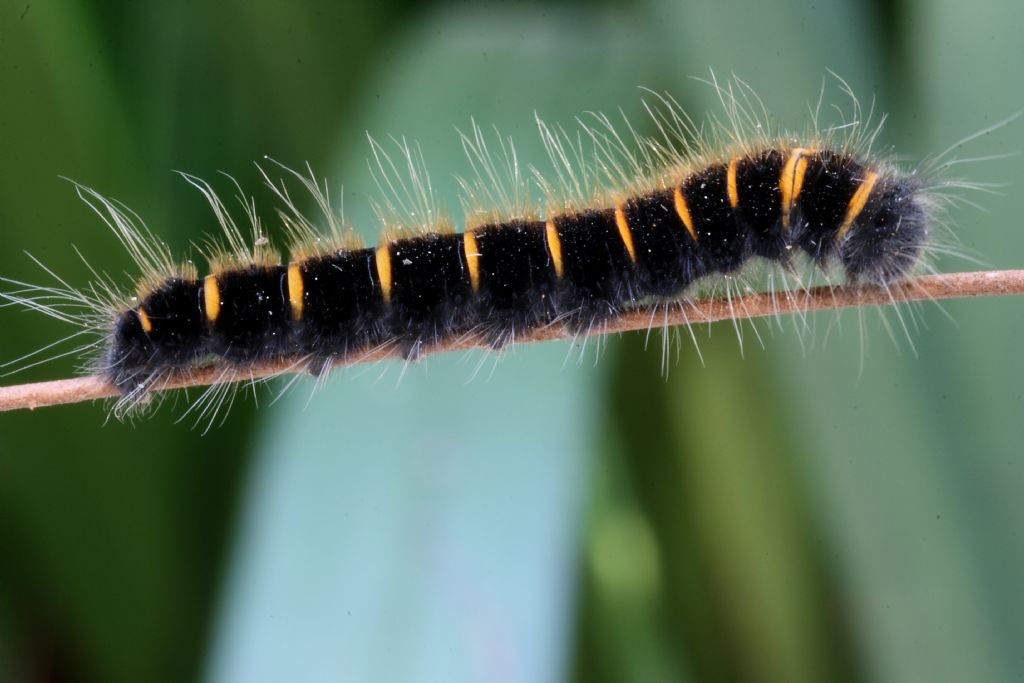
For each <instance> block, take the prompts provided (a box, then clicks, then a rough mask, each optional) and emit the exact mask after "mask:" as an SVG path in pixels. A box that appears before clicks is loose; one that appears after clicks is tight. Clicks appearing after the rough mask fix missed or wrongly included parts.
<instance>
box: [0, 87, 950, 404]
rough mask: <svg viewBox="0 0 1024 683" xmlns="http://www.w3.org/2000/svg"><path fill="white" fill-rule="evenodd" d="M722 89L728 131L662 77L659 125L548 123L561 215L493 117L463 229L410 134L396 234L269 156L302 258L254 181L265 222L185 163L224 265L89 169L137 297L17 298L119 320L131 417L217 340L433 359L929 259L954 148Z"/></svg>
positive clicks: (470, 185) (230, 363)
mask: <svg viewBox="0 0 1024 683" xmlns="http://www.w3.org/2000/svg"><path fill="white" fill-rule="evenodd" d="M716 87H718V86H716ZM718 92H719V94H720V96H721V100H722V103H723V105H724V107H725V110H726V115H727V122H726V123H724V124H722V123H716V124H714V125H713V126H712V127H711V128H710V130H709V131H708V132H705V131H704V130H703V129H698V128H697V126H695V125H694V124H693V123H692V121H691V120H690V119H689V118H688V117H686V115H685V114H684V113H683V112H682V110H681V109H680V108H679V107H678V105H676V104H675V102H674V101H672V100H671V99H669V98H667V97H661V96H658V102H657V104H656V105H655V106H652V107H648V108H647V109H648V112H649V113H650V116H651V120H652V122H653V124H654V127H655V128H656V129H657V132H658V133H657V135H655V136H653V137H649V136H645V135H642V134H640V133H637V132H635V131H634V130H633V128H632V127H631V126H630V127H629V130H630V135H631V137H632V139H631V140H630V141H629V142H626V141H624V140H623V138H622V136H621V135H620V133H619V132H618V131H617V130H616V128H615V126H613V125H612V123H611V122H610V121H609V120H608V119H607V118H606V117H604V116H600V115H594V117H593V119H592V120H591V121H588V122H581V131H582V134H581V135H580V136H579V137H578V138H577V139H575V140H574V139H573V138H572V136H570V135H569V134H567V133H565V132H564V131H562V130H561V129H552V128H550V127H548V126H547V125H545V124H544V123H542V122H539V127H540V131H541V135H542V138H543V140H544V143H545V145H546V147H547V149H548V151H549V154H550V156H551V159H552V161H553V165H554V175H553V178H554V181H551V180H549V179H548V178H546V177H545V176H544V175H542V174H540V173H537V172H536V171H535V172H534V177H535V180H536V184H537V186H538V187H540V188H541V189H542V190H543V192H544V193H545V195H546V197H547V201H548V206H549V210H548V211H547V212H545V213H544V214H543V215H542V214H540V213H538V212H536V211H533V210H531V209H530V208H529V207H528V204H527V202H526V200H525V199H524V197H525V196H527V195H528V194H529V192H528V190H527V188H526V181H525V180H524V179H523V178H522V176H521V173H520V167H519V164H518V161H517V159H516V157H515V152H514V149H512V147H511V145H509V144H506V143H505V142H504V141H501V143H502V145H501V153H500V154H497V155H495V154H491V152H490V151H489V150H488V147H487V141H486V139H485V136H484V135H483V134H482V132H481V131H480V129H479V128H478V127H476V126H475V125H474V126H473V128H472V132H471V134H469V135H463V145H464V147H465V149H466V151H467V154H468V156H469V159H470V162H471V164H472V166H473V168H474V171H475V173H476V179H475V180H474V181H470V182H464V183H463V187H464V188H465V190H466V196H467V206H468V207H469V210H468V217H467V225H466V226H465V230H464V231H463V232H456V231H454V230H453V229H452V228H451V227H450V222H449V221H447V220H446V219H443V218H439V217H438V215H439V214H438V212H437V210H436V208H435V206H434V202H433V199H432V196H431V189H430V183H429V180H427V177H426V174H425V172H424V170H423V163H422V159H420V158H419V156H418V155H417V154H416V152H415V151H414V149H413V148H411V147H410V146H409V145H408V144H406V143H404V142H402V143H400V144H399V149H400V151H401V153H402V156H403V159H404V162H405V163H404V166H405V168H404V170H403V171H402V172H400V171H399V169H398V166H396V164H395V163H394V162H393V161H392V159H391V157H390V156H389V155H388V154H387V153H386V152H385V151H384V150H383V148H381V147H380V146H379V145H378V144H377V143H374V142H372V141H371V144H372V145H373V151H374V157H375V159H376V166H377V170H378V176H379V185H381V187H382V188H383V189H384V190H385V194H386V195H390V197H391V198H390V199H386V200H385V202H384V204H383V205H382V206H381V207H378V208H379V212H378V213H379V214H380V215H381V218H382V221H383V222H384V225H385V237H384V238H383V239H382V241H381V242H380V243H379V244H378V245H376V246H364V245H362V244H361V243H359V242H358V241H357V240H356V239H355V238H354V237H353V235H352V232H351V230H350V229H349V228H347V227H346V226H345V225H344V222H343V220H342V219H341V218H340V217H339V216H337V215H336V214H335V212H334V210H333V207H332V205H331V201H330V195H329V193H328V192H327V191H326V189H323V188H321V187H320V186H319V185H318V183H317V181H316V179H315V178H314V176H313V175H312V173H310V174H309V175H308V176H306V175H300V174H297V173H295V174H294V175H295V176H296V177H298V178H299V179H300V181H301V182H302V184H303V185H304V186H305V187H306V189H308V190H309V191H310V193H311V194H312V196H313V198H314V199H315V201H316V203H317V204H318V205H319V208H320V209H321V211H322V213H323V216H324V219H325V221H326V222H327V230H326V232H325V233H321V232H319V231H318V230H317V229H316V228H315V227H314V225H313V222H312V221H311V220H309V219H308V218H307V217H306V216H305V215H304V214H303V213H302V212H300V211H299V210H298V208H297V207H296V205H295V203H294V202H293V200H292V198H291V196H290V195H289V192H288V190H287V188H286V186H285V185H284V184H283V183H276V182H274V181H272V180H271V179H270V177H269V176H268V175H266V174H265V173H264V178H265V180H266V182H267V184H268V186H269V187H270V188H271V189H272V190H273V191H274V192H275V194H276V195H277V196H278V198H279V199H280V200H281V201H282V203H283V205H284V206H283V209H282V210H281V211H280V214H279V215H280V216H281V219H282V222H283V223H284V226H285V228H286V230H287V231H288V233H289V234H290V236H291V237H292V241H293V245H292V247H291V249H290V260H288V261H287V262H284V261H282V259H281V258H280V256H279V255H278V254H277V253H276V252H274V251H273V250H272V249H270V248H269V246H268V240H267V239H266V237H264V234H263V229H262V223H261V220H260V218H259V216H258V214H257V211H256V208H255V206H254V204H253V203H252V202H251V201H247V200H246V201H244V204H245V208H246V214H247V218H248V220H249V223H250V224H251V229H252V234H253V238H252V240H248V241H247V240H246V239H245V238H243V237H242V233H241V230H240V229H239V228H238V226H237V225H236V223H235V222H234V219H233V218H232V217H231V215H230V213H229V212H228V210H227V209H226V208H225V206H224V204H223V202H222V201H221V200H220V198H219V197H218V196H217V195H216V194H215V193H214V191H213V190H212V188H211V187H210V186H209V185H208V184H206V183H205V182H203V181H200V180H198V179H196V178H194V177H191V176H186V178H187V179H188V180H189V181H190V182H192V183H193V184H194V185H195V186H196V187H198V188H199V189H200V190H201V191H202V192H203V193H204V194H205V196H206V198H207V200H208V201H209V203H210V205H211V207H212V208H213V211H214V213H215V215H216V217H217V219H218V221H219V223H220V225H221V227H222V229H223V232H224V234H225V235H226V240H227V248H226V249H222V248H216V247H214V248H208V249H207V250H206V252H207V254H208V261H209V263H210V271H209V273H208V274H206V275H204V276H203V277H200V276H199V274H198V273H197V271H196V269H195V268H194V267H193V266H191V264H187V265H181V264H178V263H176V262H175V261H174V259H173V258H172V256H171V254H170V253H169V251H168V249H167V247H166V246H165V245H163V244H162V243H160V242H159V241H158V240H157V239H155V238H154V237H153V235H151V234H150V232H149V231H148V229H147V228H146V227H145V226H144V225H143V224H142V222H141V220H140V219H138V217H137V216H135V215H134V214H133V213H132V212H130V211H129V210H127V209H126V208H125V207H123V206H121V205H120V204H118V203H116V202H114V201H111V200H108V199H106V198H104V197H102V196H101V195H99V194H98V193H96V192H94V191H93V190H90V189H88V188H86V187H83V186H78V192H79V194H80V196H81V197H82V198H83V199H84V200H85V201H86V202H87V203H89V205H90V206H91V207H92V208H93V209H94V210H95V211H96V212H97V213H98V214H99V215H100V216H101V217H102V218H103V219H104V220H105V222H106V223H107V224H108V226H110V227H111V228H112V230H113V231H114V233H115V234H116V235H117V237H118V238H119V239H120V241H121V242H122V244H123V245H124V246H125V248H126V249H127V250H128V251H129V252H130V253H131V255H132V256H133V258H134V260H135V261H136V262H137V263H138V264H139V266H140V267H141V268H142V270H143V272H144V277H143V279H142V280H141V282H140V284H139V286H138V293H137V296H136V297H126V296H124V295H123V294H121V293H120V292H119V291H118V289H117V287H116V285H115V284H114V283H112V282H111V281H110V280H109V279H108V278H106V277H105V276H100V275H98V274H97V275H96V282H94V283H93V285H92V286H91V287H90V288H88V289H86V290H79V289H75V288H73V287H70V286H68V285H66V284H65V283H64V282H63V281H60V280H59V282H60V285H61V286H59V287H40V286H34V285H25V284H23V283H16V284H18V285H20V286H21V289H18V290H15V291H12V292H8V293H6V294H4V295H3V296H4V297H5V298H6V299H7V301H8V302H11V303H18V304H22V305H25V306H27V307H29V308H33V309H36V310H40V311H42V312H44V313H47V314H49V315H51V316H54V317H58V318H60V319H62V320H65V321H68V322H72V323H75V324H78V325H79V326H80V327H82V328H83V329H84V330H86V331H88V332H92V333H98V339H96V340H95V341H93V342H91V343H89V344H87V345H85V346H83V347H81V350H82V351H89V352H91V353H92V354H93V355H94V357H95V358H96V360H94V361H93V365H92V366H91V369H92V370H93V371H95V372H96V373H98V374H99V375H101V376H102V377H104V378H105V379H106V380H107V381H108V382H109V383H110V384H111V385H113V386H115V387H116V388H117V389H118V390H119V391H120V393H121V395H122V398H121V400H120V401H119V402H118V404H117V408H116V409H115V414H118V415H122V414H125V413H126V412H127V411H129V410H130V409H132V408H135V407H136V406H138V405H140V404H142V403H143V402H145V401H146V399H147V398H148V397H149V395H150V393H151V392H152V391H153V390H154V389H157V388H160V386H161V384H162V383H163V382H165V381H166V380H167V379H168V378H170V377H173V376H175V375H176V374H178V373H181V372H183V371H187V370H188V369H189V368H191V367H194V366H196V365H197V364H199V363H202V362H206V361H210V360H213V362H215V363H217V364H221V365H223V366H224V367H229V368H245V367H247V366H250V365H254V364H259V363H265V362H267V361H275V360H281V359H289V360H293V361H294V362H293V363H292V364H291V365H290V367H291V368H292V369H295V370H299V369H303V368H304V369H306V370H308V371H309V372H311V373H312V374H314V375H320V374H322V373H323V372H324V371H325V370H327V369H328V368H330V367H331V365H332V364H334V363H335V362H336V361H337V360H339V359H344V358H347V357H350V356H352V355H358V354H361V353H365V352H366V351H367V350H368V349H374V348H380V347H382V346H388V347H392V348H395V349H397V350H398V351H399V352H400V354H401V355H402V356H404V357H406V358H408V359H412V358H416V357H417V356H418V355H420V354H421V353H422V352H423V351H424V350H429V349H430V348H432V347H435V346H437V345H439V344H442V343H444V342H446V341H449V340H451V339H453V338H458V337H461V336H466V335H473V336H476V337H478V338H482V339H483V340H485V341H486V342H487V343H488V344H489V345H491V346H492V347H494V348H501V347H503V346H505V345H507V344H509V343H512V342H514V341H515V340H516V338H517V336H518V335H521V334H523V333H526V332H529V331H531V330H535V329H537V328H539V327H544V326H552V325H557V326H563V327H565V328H567V329H568V330H570V331H572V332H576V333H582V332H585V331H587V330H590V329H595V328H597V329H600V327H601V326H602V325H603V324H604V323H606V322H607V321H609V320H611V319H614V318H615V317H616V316H618V315H621V314H622V313H623V312H624V311H629V310H632V309H634V308H635V307H636V306H638V305H640V304H643V303H650V302H670V301H677V300H679V299H680V297H684V296H685V295H686V293H687V292H688V291H690V290H691V288H692V287H693V286H695V285H699V284H700V283H701V282H704V281H706V280H708V279H710V278H720V277H730V276H731V275H733V274H735V273H736V272H737V271H739V270H740V269H741V268H743V267H744V266H745V265H746V264H748V263H749V262H750V261H752V260H754V259H757V260H761V261H767V262H770V263H772V264H775V265H778V266H781V267H783V268H790V267H791V265H792V263H793V262H794V259H797V258H801V257H803V258H808V259H810V260H811V261H812V262H813V263H815V264H817V265H818V266H819V267H820V268H821V269H822V270H824V271H827V270H828V269H830V268H831V267H833V266H834V265H838V266H839V268H840V269H841V271H842V273H843V274H844V276H845V279H846V280H847V281H848V282H851V283H854V284H860V283H869V284H875V285H881V286H883V287H887V286H889V285H891V284H893V283H895V282H897V281H899V280H900V279H901V278H903V277H905V276H906V275H908V274H909V273H910V272H911V271H912V270H913V269H914V268H915V267H917V266H919V265H920V264H921V263H922V258H921V257H922V254H923V253H924V252H925V251H926V250H927V249H928V248H929V238H930V235H931V233H932V231H933V227H934V225H935V221H936V214H937V211H938V209H939V208H940V202H937V201H936V199H938V198H942V196H941V193H940V192H939V191H938V190H939V188H940V187H948V186H951V185H955V183H951V182H949V181H946V182H945V183H943V184H942V185H940V184H939V183H937V182H935V181H934V180H933V179H932V178H933V177H935V176H937V174H938V172H939V171H942V170H944V169H945V168H947V167H948V166H949V165H950V164H951V163H953V162H952V161H945V162H943V163H939V160H941V159H942V157H941V156H940V157H939V160H936V161H935V162H933V164H932V166H931V167H930V168H928V169H927V170H928V173H918V172H913V173H907V172H903V171H901V170H900V169H899V168H898V167H897V166H896V165H894V164H893V163H890V162H889V161H887V160H886V159H884V158H882V157H880V156H878V155H876V154H873V153H872V151H871V143H872V141H873V139H874V137H875V135H876V134H877V131H878V126H874V127H872V126H871V125H869V124H868V123H867V122H869V121H870V120H871V118H872V117H871V115H870V114H869V115H868V116H866V117H864V118H862V116H861V114H862V112H861V111H860V109H859V107H858V106H857V105H856V101H854V112H853V113H854V116H853V120H852V121H850V122H848V123H846V124H844V125H841V126H838V127H836V128H832V129H829V130H826V131H817V130H816V132H815V133H814V134H812V135H806V136H792V135H773V134H772V133H771V132H770V130H769V127H768V122H767V117H766V116H765V115H764V114H763V109H762V108H759V106H758V105H759V101H757V100H756V97H754V96H753V95H752V94H751V93H750V91H749V89H747V88H746V86H745V85H744V84H742V83H741V82H739V81H736V82H734V83H730V84H729V85H728V86H727V87H718ZM815 119H817V116H815ZM878 125H880V123H879V124H878ZM815 128H816V129H817V125H815ZM499 141H500V138H499ZM951 149H952V148H951ZM403 173H404V174H405V176H406V179H405V180H403V178H402V175H403ZM481 204H487V206H481ZM411 226H415V227H418V228H420V230H418V231H409V230H408V229H407V228H409V227H411Z"/></svg>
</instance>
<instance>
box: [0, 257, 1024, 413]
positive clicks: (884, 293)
mask: <svg viewBox="0 0 1024 683" xmlns="http://www.w3.org/2000/svg"><path fill="white" fill-rule="evenodd" d="M1014 294H1024V270H1002V271H982V272H975V273H949V274H944V275H930V276H924V277H919V278H915V279H913V280H908V281H906V282H903V283H900V284H898V285H895V286H891V287H889V288H885V287H877V286H859V287H857V286H850V285H841V286H825V287H815V288H813V289H810V290H807V291H799V292H791V293H787V294H785V295H784V296H780V294H779V293H778V292H763V293H758V294H750V295H747V296H743V297H739V298H733V299H732V300H731V301H729V300H726V299H724V298H706V299H695V300H692V301H688V302H687V303H686V304H685V305H683V306H674V307H671V308H669V309H668V310H667V311H665V312H664V314H662V313H660V312H659V315H658V320H659V321H660V322H663V323H664V324H666V325H692V324H694V323H709V322H714V321H716V320H725V319H746V318H762V317H766V316H777V315H787V314H792V313H803V312H808V311H819V310H828V309H832V310H838V309H843V308H852V307H857V306H877V305H887V304H893V303H900V302H907V301H924V300H928V301H938V300H941V299H957V298H966V297H978V296H1006V295H1014ZM662 308H663V307H662ZM651 319H652V310H651V308H650V307H641V308H637V309H635V310H632V311H629V312H627V313H624V314H622V315H620V316H618V317H617V318H615V319H614V320H611V321H609V322H608V323H607V324H606V325H604V326H601V327H600V328H599V329H597V330H595V331H594V332H593V334H606V333H610V332H629V331H632V330H646V329H648V328H649V327H650V324H651V322H650V321H651ZM577 336H579V335H576V334H573V333H572V332H570V331H569V330H567V329H565V327H564V326H561V325H550V326H548V327H543V328H540V329H537V330H533V331H531V332H528V333H525V334H523V335H521V336H519V337H517V339H516V343H517V344H529V343H535V342H542V341H550V340H555V339H574V338H576V337H577ZM484 347H486V344H485V343H484V342H483V341H482V340H480V339H475V338H470V339H459V340H456V341H452V342H448V343H445V344H440V345H438V346H435V347H433V348H430V349H428V350H427V351H426V354H434V353H444V352H447V351H458V350H463V349H472V348H484ZM393 357H397V353H396V351H395V350H394V349H380V350H377V351H371V352H368V353H364V354H360V355H359V356H358V357H357V358H353V357H350V358H345V359H341V360H339V361H338V362H337V363H335V367H340V366H344V365H354V364H357V363H368V362H373V361H378V360H382V359H385V358H393ZM295 368H296V360H295V359H294V358H282V359H277V360H274V361H270V362H267V363H264V364H261V365H258V366H255V367H246V368H244V369H241V368H239V369H237V370H233V369H230V368H225V367H224V366H223V365H219V364H211V365H204V366H199V367H195V368H191V369H189V370H187V371H182V372H181V373H179V374H176V375H175V376H173V377H171V378H169V379H167V380H166V381H165V382H163V383H162V384H161V385H160V386H159V387H158V389H157V390H159V391H165V390H170V389H181V388H185V387H195V386H203V385H207V384H211V383H213V382H241V381H251V380H257V379H262V378H265V377H270V376H272V375H277V374H281V373H285V372H292V371H294V370H295ZM117 395H118V391H117V389H116V388H114V387H113V386H111V385H110V384H109V383H108V382H107V381H106V380H105V379H104V378H102V377H100V376H95V375H94V376H89V377H77V378H74V379H61V380H54V381H50V382H37V383H34V384H21V385H17V386H7V387H0V412H2V411H7V410H17V409H20V408H28V409H30V410H32V409H35V408H41V407H44V406H52V405H59V404H63V403H79V402H82V401H91V400H95V399H99V398H110V397H113V396H117Z"/></svg>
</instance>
